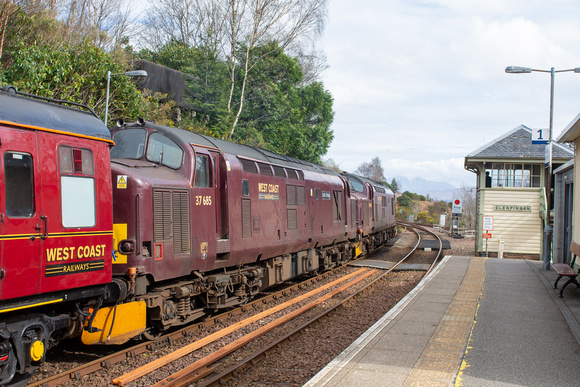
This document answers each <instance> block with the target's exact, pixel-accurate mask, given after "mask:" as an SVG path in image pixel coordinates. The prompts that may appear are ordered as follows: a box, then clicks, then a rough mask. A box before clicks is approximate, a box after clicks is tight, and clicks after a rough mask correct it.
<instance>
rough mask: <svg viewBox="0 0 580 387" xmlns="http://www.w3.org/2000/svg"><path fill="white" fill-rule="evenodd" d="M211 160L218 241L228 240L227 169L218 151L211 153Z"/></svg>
mask: <svg viewBox="0 0 580 387" xmlns="http://www.w3.org/2000/svg"><path fill="white" fill-rule="evenodd" d="M209 154H210V155H211V159H212V162H213V165H214V168H213V171H214V178H215V180H214V184H213V187H214V189H215V214H216V232H217V237H218V239H228V237H229V236H228V223H227V219H228V214H227V209H228V206H227V202H226V199H227V179H226V176H227V167H226V161H225V159H224V156H223V154H221V153H220V152H216V151H210V152H209Z"/></svg>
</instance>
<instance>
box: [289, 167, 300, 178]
mask: <svg viewBox="0 0 580 387" xmlns="http://www.w3.org/2000/svg"><path fill="white" fill-rule="evenodd" d="M286 172H287V173H288V179H292V180H298V174H297V172H296V170H294V169H290V168H287V169H286Z"/></svg>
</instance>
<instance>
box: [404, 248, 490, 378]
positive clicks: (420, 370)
mask: <svg viewBox="0 0 580 387" xmlns="http://www.w3.org/2000/svg"><path fill="white" fill-rule="evenodd" d="M484 263H485V258H472V259H471V261H470V264H469V267H468V269H467V272H466V273H465V277H464V278H463V282H462V283H461V286H460V287H459V289H458V291H457V293H456V295H455V297H454V298H453V301H452V302H451V305H449V307H448V308H447V311H446V312H445V315H444V316H443V318H442V319H441V323H440V324H439V326H438V327H437V330H436V331H435V333H434V335H433V337H432V338H431V340H430V341H429V344H427V347H426V348H425V350H424V351H423V353H422V354H421V357H420V358H419V360H418V361H417V363H416V364H415V366H414V367H413V370H412V371H411V373H410V374H409V376H408V377H407V379H406V380H405V383H404V385H405V386H450V385H453V383H454V381H455V377H456V376H457V374H458V372H459V368H460V366H461V361H462V358H463V355H464V353H465V351H466V346H467V343H468V340H469V335H470V333H471V329H472V327H473V324H474V322H475V320H476V315H477V306H478V304H479V299H480V296H481V292H482V288H483V281H484V277H485V267H484Z"/></svg>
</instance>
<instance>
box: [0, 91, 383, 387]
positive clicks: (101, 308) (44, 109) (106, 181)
mask: <svg viewBox="0 0 580 387" xmlns="http://www.w3.org/2000/svg"><path fill="white" fill-rule="evenodd" d="M0 102H1V103H0V151H1V153H2V157H0V165H1V168H0V192H2V193H3V195H0V224H1V225H2V234H1V237H0V243H1V246H2V250H1V261H0V265H1V267H0V384H19V383H20V384H22V383H24V382H25V381H26V379H27V378H29V377H30V375H31V374H32V373H33V372H34V369H35V368H37V367H38V366H39V365H40V364H41V363H42V361H43V360H44V357H45V354H46V350H47V349H48V348H49V347H50V346H52V345H54V344H56V343H57V342H58V341H59V340H61V339H63V338H67V337H73V336H81V337H82V341H83V342H84V343H86V344H119V343H123V342H126V341H127V340H129V339H131V338H134V337H137V336H139V335H142V336H144V337H145V338H153V337H155V336H156V335H158V334H160V333H162V332H163V331H165V330H167V329H169V328H170V327H174V326H178V325H183V324H186V323H188V322H191V321H193V320H195V319H197V318H199V317H202V316H204V315H206V314H208V313H212V312H214V311H218V310H220V309H223V308H229V307H232V306H235V305H239V304H243V303H245V302H247V301H248V300H249V299H250V298H251V297H252V296H254V295H255V294H257V293H258V292H260V291H261V290H263V289H266V288H267V287H270V286H272V285H275V284H278V283H282V282H284V281H287V280H289V279H291V278H294V277H296V276H298V275H301V274H306V273H312V272H316V271H321V270H326V269H329V268H332V267H334V266H336V265H339V264H341V263H343V262H346V261H348V260H349V259H352V258H353V257H355V256H358V255H360V254H361V253H363V252H364V251H368V250H370V249H372V248H374V247H377V246H379V245H381V244H382V243H384V242H385V241H387V240H388V239H389V238H391V237H392V236H393V235H394V234H395V215H394V197H393V195H392V194H389V193H387V191H386V189H385V187H384V186H383V185H381V184H379V183H377V182H373V181H371V180H368V179H365V178H362V177H359V176H355V175H352V174H339V173H336V172H334V171H332V170H330V169H328V168H325V167H322V166H319V165H316V164H313V163H308V162H304V161H301V160H297V159H294V158H291V157H287V156H281V155H278V154H275V153H272V152H269V151H266V150H263V149H257V148H252V147H248V146H244V145H239V144H234V143H230V142H227V141H223V140H219V139H215V138H211V137H207V136H202V135H199V134H195V133H192V132H189V131H185V130H180V129H175V128H169V127H164V126H159V125H155V124H152V123H149V122H145V121H143V120H139V121H138V122H136V123H132V124H122V123H120V124H119V125H118V127H116V128H114V129H113V130H112V141H111V137H110V134H109V131H108V130H107V129H106V128H105V127H104V125H103V124H102V122H100V120H98V119H97V118H96V117H95V116H94V115H91V114H88V113H84V112H80V111H78V110H76V109H71V108H65V107H62V106H58V105H55V104H53V103H50V102H43V101H36V100H30V99H28V98H23V97H21V96H18V95H14V94H11V95H9V94H6V93H3V92H0ZM113 144H114V146H113V147H112V148H111V150H110V154H109V152H108V149H109V147H110V146H112V145H113ZM23 189H25V190H24V191H23Z"/></svg>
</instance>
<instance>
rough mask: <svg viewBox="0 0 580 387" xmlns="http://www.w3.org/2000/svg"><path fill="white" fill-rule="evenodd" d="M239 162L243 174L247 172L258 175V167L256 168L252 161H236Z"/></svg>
mask: <svg viewBox="0 0 580 387" xmlns="http://www.w3.org/2000/svg"><path fill="white" fill-rule="evenodd" d="M238 160H240V163H241V164H242V168H243V169H244V172H249V173H256V174H257V173H258V167H257V166H256V163H255V162H253V161H252V160H246V159H238Z"/></svg>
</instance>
